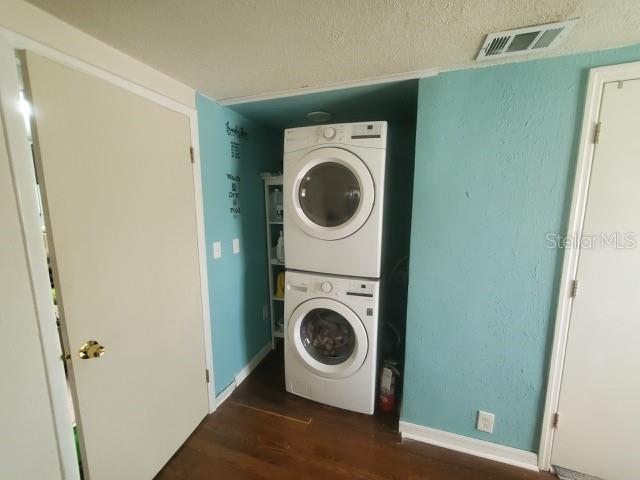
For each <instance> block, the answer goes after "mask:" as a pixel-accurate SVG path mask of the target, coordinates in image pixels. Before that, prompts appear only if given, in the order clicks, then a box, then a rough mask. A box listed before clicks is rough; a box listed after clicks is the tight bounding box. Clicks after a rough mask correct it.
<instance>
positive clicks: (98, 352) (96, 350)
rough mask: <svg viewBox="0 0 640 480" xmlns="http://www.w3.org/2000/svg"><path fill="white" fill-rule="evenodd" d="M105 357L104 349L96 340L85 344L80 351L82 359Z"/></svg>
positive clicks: (79, 354)
mask: <svg viewBox="0 0 640 480" xmlns="http://www.w3.org/2000/svg"><path fill="white" fill-rule="evenodd" d="M102 355H104V347H103V346H102V345H100V344H99V343H98V342H96V341H95V340H89V341H88V342H85V343H84V344H83V345H82V346H81V347H80V350H78V356H80V358H82V359H88V358H98V357H101V356H102Z"/></svg>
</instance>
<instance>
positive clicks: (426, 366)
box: [401, 45, 640, 452]
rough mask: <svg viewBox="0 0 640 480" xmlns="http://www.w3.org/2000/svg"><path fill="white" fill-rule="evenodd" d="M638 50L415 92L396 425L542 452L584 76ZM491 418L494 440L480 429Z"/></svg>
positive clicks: (497, 71)
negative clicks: (560, 240) (552, 241)
mask: <svg viewBox="0 0 640 480" xmlns="http://www.w3.org/2000/svg"><path fill="white" fill-rule="evenodd" d="M638 60H640V45H638V46H633V47H626V48H620V49H614V50H608V51H602V52H597V53H589V54H580V55H572V56H565V57H559V58H554V59H548V60H539V61H528V62H522V63H511V64H507V65H502V66H496V67H489V68H482V69H473V70H464V71H455V72H449V73H443V74H441V75H439V76H437V77H433V78H427V79H423V80H421V81H420V89H419V99H418V115H417V117H418V119H417V134H416V135H417V138H416V165H415V181H414V199H413V217H412V233H411V260H410V280H409V300H408V318H407V346H406V356H405V363H406V370H405V377H404V400H403V405H402V414H401V417H402V420H404V421H407V422H411V423H416V424H420V425H425V426H428V427H432V428H436V429H440V430H445V431H448V432H453V433H457V434H461V435H466V436H469V437H475V438H479V439H482V440H487V441H491V442H495V443H499V444H503V445H508V446H511V447H515V448H520V449H523V450H529V451H532V452H536V451H537V450H538V442H539V434H540V417H541V414H542V410H543V408H544V395H545V387H546V377H547V369H548V357H549V350H550V346H551V338H552V334H553V331H552V330H553V321H554V317H555V311H556V302H557V298H556V295H557V293H556V292H557V288H558V281H559V276H560V269H561V263H562V252H560V251H556V250H550V249H548V248H545V234H547V233H548V232H559V233H564V232H565V231H566V225H567V217H568V209H569V204H570V197H571V185H572V182H573V177H574V170H575V162H576V151H577V144H578V136H579V133H580V132H579V130H580V122H581V120H582V110H583V104H584V99H585V89H586V83H587V76H588V69H589V68H591V67H595V66H602V65H609V64H616V63H624V62H629V61H638ZM478 409H481V410H486V411H489V412H494V413H495V414H496V424H495V430H494V433H493V434H484V433H481V432H478V431H476V430H475V428H474V427H475V420H476V418H475V415H476V411H477V410H478Z"/></svg>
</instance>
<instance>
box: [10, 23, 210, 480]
mask: <svg viewBox="0 0 640 480" xmlns="http://www.w3.org/2000/svg"><path fill="white" fill-rule="evenodd" d="M19 49H25V50H29V51H32V52H34V53H36V54H38V55H41V56H43V57H46V58H49V59H51V60H54V61H56V62H59V63H61V64H63V65H65V66H68V67H70V68H73V69H74V70H78V71H81V72H84V73H88V74H90V75H93V76H96V77H98V78H100V79H103V80H105V81H108V82H110V83H112V84H115V85H117V86H119V87H121V88H123V89H125V90H128V91H130V92H132V93H135V94H137V95H140V96H141V97H143V98H146V99H147V100H150V101H152V102H155V103H157V104H159V105H161V106H163V107H166V108H169V109H171V110H173V111H176V112H179V113H182V114H184V115H186V116H188V117H189V123H190V129H191V143H192V146H193V153H194V165H193V181H194V193H195V204H196V223H197V228H198V251H199V263H200V265H199V270H200V287H201V298H202V315H203V334H204V348H205V361H206V365H205V368H207V369H208V370H209V382H210V383H209V388H208V389H207V394H208V404H209V412H210V413H212V412H213V411H215V409H216V403H215V393H214V388H213V386H214V385H215V383H214V378H213V375H214V370H213V350H212V336H211V321H210V310H209V286H208V277H207V258H206V243H205V237H204V214H203V199H202V179H201V167H200V148H199V144H198V117H197V111H196V110H195V109H193V108H191V107H188V106H185V105H183V104H181V103H179V102H177V101H175V100H172V99H170V98H167V97H165V96H163V95H161V94H159V93H157V92H155V91H152V90H149V89H147V88H145V87H142V86H140V85H138V84H136V83H133V82H131V81H129V80H127V79H124V78H122V77H119V76H117V75H114V74H112V73H110V72H107V71H105V70H102V69H100V68H98V67H96V66H93V65H89V64H87V63H85V62H83V61H81V60H78V59H76V58H74V57H71V56H69V55H66V54H64V53H62V52H59V51H57V50H55V49H53V48H51V47H48V46H46V45H43V44H41V43H39V42H36V41H34V40H31V39H29V38H26V37H23V36H22V35H19V34H17V33H15V32H13V31H11V30H8V29H6V28H0V70H1V73H0V95H1V99H0V100H1V102H0V103H1V105H0V108H1V109H2V114H3V116H4V119H5V130H6V137H7V139H6V140H7V146H8V150H9V159H10V162H11V169H12V174H13V177H14V178H13V181H14V185H15V189H16V192H17V195H18V199H17V202H18V205H19V209H20V211H19V212H18V213H19V215H20V219H21V222H22V226H23V235H24V242H25V246H26V249H27V252H28V255H29V258H28V263H29V269H30V275H31V281H32V288H33V295H34V300H35V302H36V306H37V310H38V311H37V314H38V321H39V326H40V339H41V342H42V348H43V354H44V359H45V368H46V372H47V381H48V383H49V391H50V395H51V403H52V410H53V415H54V419H55V421H56V434H57V440H58V449H59V455H60V459H61V463H62V468H63V478H65V479H73V480H76V479H79V471H78V462H77V457H76V451H75V442H74V437H73V429H72V426H71V422H70V420H69V406H68V404H69V399H68V395H67V387H66V380H65V375H64V369H63V365H62V361H61V354H62V351H61V348H60V342H59V340H58V333H57V329H56V328H55V325H56V324H55V316H54V314H53V308H52V301H51V292H50V288H49V274H48V271H47V268H46V264H47V262H46V254H45V251H44V245H43V243H42V232H41V229H40V224H39V218H38V208H37V204H36V196H35V191H34V178H35V172H34V169H33V162H32V161H31V154H30V150H29V144H28V137H27V132H26V130H25V128H24V122H23V119H22V116H21V113H20V111H19V108H18V105H19V104H18V98H19V97H18V91H19V79H18V74H17V67H16V63H15V60H14V58H15V50H19ZM204 374H205V373H204V372H203V377H204Z"/></svg>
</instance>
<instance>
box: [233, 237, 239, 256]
mask: <svg viewBox="0 0 640 480" xmlns="http://www.w3.org/2000/svg"><path fill="white" fill-rule="evenodd" d="M233 253H234V255H235V254H236V253H240V239H239V238H234V239H233Z"/></svg>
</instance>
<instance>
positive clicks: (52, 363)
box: [0, 34, 80, 480]
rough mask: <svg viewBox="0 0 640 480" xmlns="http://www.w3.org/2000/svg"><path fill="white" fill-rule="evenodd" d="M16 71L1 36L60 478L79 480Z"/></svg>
mask: <svg viewBox="0 0 640 480" xmlns="http://www.w3.org/2000/svg"><path fill="white" fill-rule="evenodd" d="M19 88H20V83H19V79H18V69H17V65H16V58H15V54H14V49H13V47H12V46H11V45H10V44H9V42H7V39H6V38H5V37H4V36H3V35H1V34H0V110H1V113H2V117H3V119H4V126H5V131H4V132H0V134H2V135H6V142H7V150H8V154H9V163H10V167H11V174H12V176H13V184H14V189H15V192H16V204H17V207H18V216H19V218H20V223H21V228H22V238H23V242H24V247H25V250H26V252H27V253H26V254H27V259H26V260H27V265H28V268H29V277H30V282H31V290H32V295H33V303H34V306H35V311H36V317H37V319H38V330H39V332H40V345H41V349H42V357H43V360H44V367H45V374H46V379H47V389H48V393H49V399H50V404H51V411H52V415H53V421H54V430H55V434H56V440H57V445H56V447H57V450H58V457H59V459H60V468H61V472H60V475H61V478H64V479H65V480H79V479H80V470H79V468H78V458H77V455H76V447H75V440H74V436H73V426H72V424H71V417H70V414H69V397H68V394H67V383H66V378H65V373H64V365H63V362H62V357H61V356H62V348H61V346H60V341H59V339H58V329H57V327H56V317H55V314H54V305H53V300H52V298H51V290H50V283H49V271H48V269H47V256H46V253H45V249H44V242H43V239H42V227H41V224H40V216H39V214H38V204H37V199H36V192H35V188H34V185H35V183H34V179H35V178H36V177H35V170H34V166H33V162H32V161H31V152H30V150H29V144H28V141H27V131H26V129H25V125H24V120H23V118H22V114H21V112H20V109H19V103H18V99H19Z"/></svg>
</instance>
